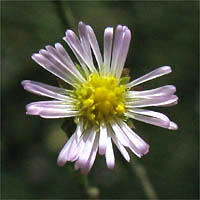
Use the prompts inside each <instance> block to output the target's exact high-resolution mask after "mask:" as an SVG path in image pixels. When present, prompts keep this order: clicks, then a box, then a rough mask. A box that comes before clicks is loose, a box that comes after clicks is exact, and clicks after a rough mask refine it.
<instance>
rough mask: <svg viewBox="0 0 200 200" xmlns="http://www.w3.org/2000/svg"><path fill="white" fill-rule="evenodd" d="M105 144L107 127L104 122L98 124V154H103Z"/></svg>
mask: <svg viewBox="0 0 200 200" xmlns="http://www.w3.org/2000/svg"><path fill="white" fill-rule="evenodd" d="M106 146H107V128H106V126H105V124H103V123H101V125H100V137H99V154H100V155H104V154H105V152H106Z"/></svg>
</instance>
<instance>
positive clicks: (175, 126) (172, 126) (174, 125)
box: [169, 121, 178, 130]
mask: <svg viewBox="0 0 200 200" xmlns="http://www.w3.org/2000/svg"><path fill="white" fill-rule="evenodd" d="M169 129H170V130H177V129H178V125H177V124H176V123H174V122H172V121H170V124H169Z"/></svg>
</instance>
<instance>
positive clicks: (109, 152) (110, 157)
mask: <svg viewBox="0 0 200 200" xmlns="http://www.w3.org/2000/svg"><path fill="white" fill-rule="evenodd" d="M105 157H106V164H107V167H108V168H109V169H113V168H114V166H115V156H114V152H113V146H112V142H111V135H110V133H109V132H108V139H107V147H106V153H105Z"/></svg>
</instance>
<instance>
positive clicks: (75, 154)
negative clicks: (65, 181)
mask: <svg viewBox="0 0 200 200" xmlns="http://www.w3.org/2000/svg"><path fill="white" fill-rule="evenodd" d="M88 136H89V134H88V132H84V133H82V135H81V137H80V138H79V140H78V141H77V140H76V139H75V140H74V143H73V144H72V145H73V148H70V151H69V155H68V160H69V161H71V162H73V161H75V160H77V159H78V158H79V156H80V153H81V151H82V150H83V148H84V147H85V143H86V141H87V138H88ZM77 169H78V168H77Z"/></svg>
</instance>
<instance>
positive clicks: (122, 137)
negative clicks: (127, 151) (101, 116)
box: [110, 120, 129, 147]
mask: <svg viewBox="0 0 200 200" xmlns="http://www.w3.org/2000/svg"><path fill="white" fill-rule="evenodd" d="M110 126H111V127H112V129H113V131H114V133H115V135H116V137H117V139H118V140H119V141H120V142H121V143H122V144H123V145H124V146H126V147H128V146H129V140H128V138H127V137H126V135H125V134H124V132H123V130H122V129H121V127H120V126H119V125H118V124H117V123H116V122H115V121H114V120H110Z"/></svg>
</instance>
